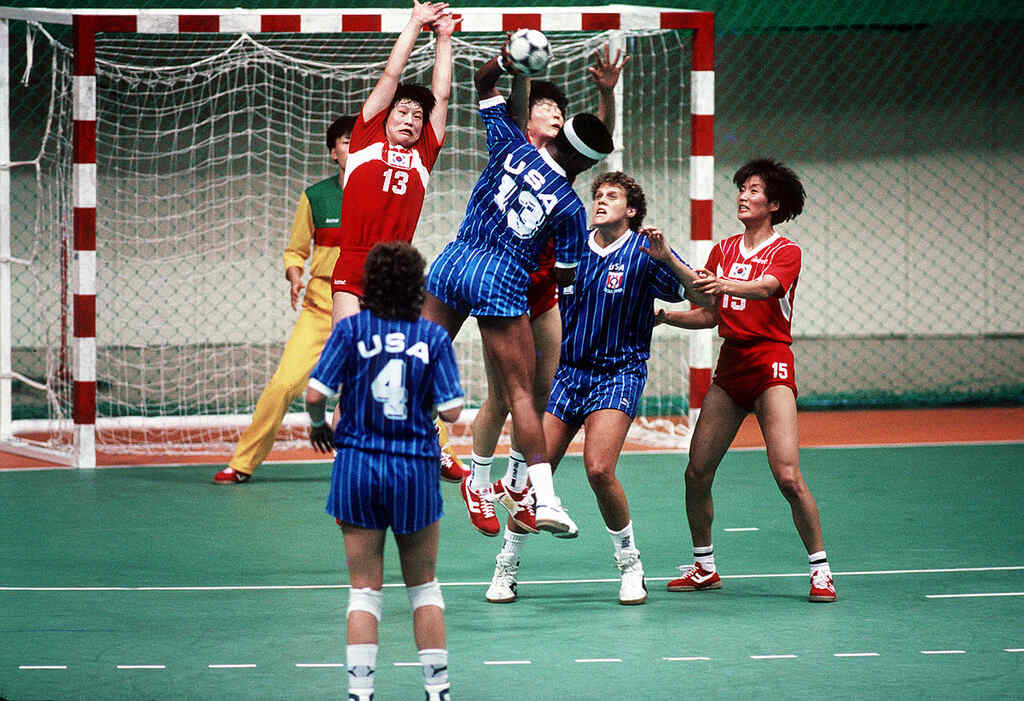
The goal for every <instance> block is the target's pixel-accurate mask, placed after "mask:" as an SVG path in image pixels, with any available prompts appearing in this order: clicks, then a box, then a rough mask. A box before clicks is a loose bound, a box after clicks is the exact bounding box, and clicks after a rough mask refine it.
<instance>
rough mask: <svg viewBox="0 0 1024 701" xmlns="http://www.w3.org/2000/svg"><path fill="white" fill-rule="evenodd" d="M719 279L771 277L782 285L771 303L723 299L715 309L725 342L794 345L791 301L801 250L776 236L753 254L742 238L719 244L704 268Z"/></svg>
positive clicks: (766, 300) (769, 301) (726, 297)
mask: <svg viewBox="0 0 1024 701" xmlns="http://www.w3.org/2000/svg"><path fill="white" fill-rule="evenodd" d="M704 267H706V268H707V269H708V270H710V271H712V272H714V273H715V274H716V275H717V276H718V277H721V278H725V279H727V280H742V281H744V282H752V281H755V280H760V279H761V278H763V277H764V276H765V275H771V276H772V277H774V278H775V279H776V280H778V281H779V283H780V284H781V285H782V292H781V294H780V295H779V296H778V297H776V298H774V299H743V298H741V297H733V296H731V295H722V301H721V303H720V304H719V306H718V309H717V316H718V333H719V335H720V336H721V337H722V338H724V339H726V340H727V341H738V342H740V343H744V342H749V341H757V340H763V341H779V342H781V343H787V344H790V343H792V342H793V334H792V331H791V326H790V324H791V321H792V318H793V297H794V295H795V294H796V283H797V278H798V277H799V275H800V247H799V246H798V245H797V244H796V243H794V242H793V241H790V240H789V239H787V238H785V237H784V236H780V235H779V234H774V235H772V237H771V238H769V239H768V240H767V241H765V242H764V243H762V244H761V245H760V246H758V247H757V248H755V249H754V250H752V251H748V250H746V248H744V246H743V234H737V235H736V236H730V237H729V238H727V239H725V240H723V241H719V242H718V243H717V244H715V247H714V248H712V249H711V255H709V256H708V263H707V265H706V266H704Z"/></svg>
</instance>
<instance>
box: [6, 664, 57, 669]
mask: <svg viewBox="0 0 1024 701" xmlns="http://www.w3.org/2000/svg"><path fill="white" fill-rule="evenodd" d="M67 668H68V666H67V665H66V664H23V665H18V669H25V670H41V669H67Z"/></svg>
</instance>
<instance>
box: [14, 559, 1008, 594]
mask: <svg viewBox="0 0 1024 701" xmlns="http://www.w3.org/2000/svg"><path fill="white" fill-rule="evenodd" d="M1018 570H1024V565H1007V566H996V567H940V568H933V569H919V570H852V571H846V572H832V575H833V576H834V577H854V576H884V575H897V574H947V573H957V572H1012V571H1018ZM719 573H720V574H721V571H720V570H719ZM807 576H808V574H807V572H806V571H803V572H786V573H780V574H722V579H772V578H782V577H807ZM670 579H675V577H647V581H648V582H667V581H669V580H670ZM619 581H620V580H619V578H618V577H611V578H600V579H533V580H520V582H519V584H520V585H523V584H529V585H531V586H532V585H540V584H609V583H613V582H619ZM490 583H491V581H490V580H489V579H488V580H485V581H484V580H482V581H476V582H442V583H441V586H442V587H481V586H487V585H489V584H490ZM349 588H350V586H349V585H348V584H267V585H222V586H178V587H124V586H97V587H0V593H2V592H75V591H77V592H104V591H125V592H180V591H304V590H315V589H349ZM384 588H385V589H398V588H401V589H404V588H405V585H404V584H401V583H390V584H385V585H384ZM1015 595H1017V594H1015Z"/></svg>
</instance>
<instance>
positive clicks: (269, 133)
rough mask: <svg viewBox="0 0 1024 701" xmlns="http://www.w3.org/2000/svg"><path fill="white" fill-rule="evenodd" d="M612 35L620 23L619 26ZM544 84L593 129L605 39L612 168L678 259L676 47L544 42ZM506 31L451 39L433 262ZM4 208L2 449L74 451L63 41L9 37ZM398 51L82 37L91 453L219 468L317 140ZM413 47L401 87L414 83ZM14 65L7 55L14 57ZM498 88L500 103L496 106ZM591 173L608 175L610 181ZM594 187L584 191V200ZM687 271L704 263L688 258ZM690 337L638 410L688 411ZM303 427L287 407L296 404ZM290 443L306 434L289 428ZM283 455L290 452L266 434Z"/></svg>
mask: <svg viewBox="0 0 1024 701" xmlns="http://www.w3.org/2000/svg"><path fill="white" fill-rule="evenodd" d="M624 24H625V23H624ZM546 33H547V35H548V37H549V39H550V40H551V42H552V46H553V50H554V58H553V60H552V62H551V64H550V66H549V69H548V71H547V72H546V74H545V75H543V76H540V77H543V78H546V79H549V80H552V81H554V82H556V83H557V84H558V85H560V86H562V87H563V89H564V90H565V92H566V94H567V96H568V98H569V110H568V111H569V112H570V113H573V112H576V111H583V110H587V111H596V109H597V105H598V94H597V90H596V88H594V87H593V84H592V81H591V79H590V76H589V74H588V72H587V67H588V66H589V65H591V63H592V60H593V56H592V54H593V53H594V51H595V50H597V49H599V48H600V47H602V46H603V45H604V44H605V43H606V42H612V43H613V44H615V45H621V46H622V47H623V49H624V50H625V51H626V52H627V53H628V54H629V55H630V57H631V60H630V62H629V64H628V66H627V67H626V69H625V70H624V71H623V74H622V79H621V86H622V91H621V92H622V97H621V99H620V101H619V104H620V106H621V125H622V126H621V128H620V130H619V132H618V133H616V134H615V139H616V144H617V146H619V147H621V156H620V158H621V163H614V162H613V163H612V164H611V165H612V166H613V167H617V168H622V169H623V170H625V171H626V172H628V173H630V174H631V175H633V176H634V177H636V179H637V180H638V181H639V182H640V183H641V185H642V186H643V187H644V189H645V191H646V194H647V198H648V205H649V213H648V216H647V221H648V222H650V223H653V224H656V225H657V226H659V227H660V228H661V229H662V230H663V231H665V232H666V233H667V234H668V235H669V237H670V239H671V241H672V243H673V245H674V246H675V247H676V249H677V250H678V251H680V253H681V254H682V255H683V257H684V258H690V257H691V254H690V244H689V236H690V210H689V206H688V198H689V178H690V174H689V161H690V143H689V142H690V129H689V119H690V118H689V113H690V105H689V101H690V99H691V98H690V85H689V84H688V83H689V80H688V77H689V71H690V56H691V46H690V42H691V41H692V33H691V32H689V31H678V30H661V29H637V30H629V29H622V30H615V31H587V32H583V31H564V32H563V31H546ZM503 36H504V35H503V34H502V33H501V32H491V33H486V32H460V33H457V34H456V36H455V47H454V55H455V70H454V79H453V94H452V99H451V108H450V114H449V126H448V130H447V138H446V143H445V146H444V148H443V149H442V151H441V155H440V158H439V161H438V163H437V165H436V167H435V169H434V171H433V173H432V177H431V180H430V187H429V189H428V194H427V198H426V201H425V203H424V207H423V214H422V217H421V220H420V223H419V226H418V228H417V231H416V235H415V238H414V241H413V242H414V244H415V245H416V246H417V247H418V248H419V249H420V250H421V251H422V252H423V254H424V255H425V257H426V258H427V260H428V261H429V260H431V259H432V258H433V257H434V256H435V255H436V254H437V253H438V252H439V251H440V250H441V248H442V247H443V246H444V244H445V243H446V242H447V241H449V240H450V239H451V238H452V237H453V236H454V234H455V232H456V230H457V228H458V225H459V222H460V220H461V218H462V215H463V213H464V208H465V204H466V200H467V198H468V194H469V192H470V190H471V188H472V186H473V184H474V182H475V180H476V178H477V176H478V174H479V173H480V171H481V170H482V169H483V167H484V165H485V163H486V146H485V139H484V132H483V129H482V126H481V123H480V119H479V116H478V113H477V99H476V96H475V91H474V89H473V73H474V72H475V70H476V68H477V67H479V66H480V65H481V63H482V62H484V61H485V60H487V59H489V58H490V57H492V56H493V55H494V54H495V52H496V51H497V49H498V47H499V46H500V44H501V42H502V40H503ZM11 39H12V52H11V56H12V60H13V63H12V65H11V69H10V75H11V90H12V102H11V104H12V105H16V106H17V108H16V110H15V115H14V118H13V119H12V125H13V129H14V131H13V133H12V136H11V141H12V145H13V147H14V149H15V151H16V153H13V154H12V161H13V162H14V163H16V164H21V165H22V166H23V167H16V168H13V169H12V173H13V181H12V185H11V193H12V195H11V197H12V201H13V202H15V205H14V210H15V212H16V215H15V219H16V223H15V225H14V227H13V234H12V240H13V248H14V252H13V253H12V255H13V257H15V258H17V259H18V260H19V261H23V262H24V263H25V264H24V265H21V264H19V263H17V262H15V263H14V264H13V266H12V270H13V288H12V300H13V307H14V310H13V318H14V321H13V333H12V336H13V338H14V339H16V340H15V343H14V347H13V349H12V357H13V365H14V368H15V373H16V375H17V378H16V380H24V381H15V383H14V390H13V391H14V401H13V406H14V408H15V411H14V416H13V418H14V419H15V420H16V425H19V426H20V429H19V433H22V434H25V436H26V437H28V438H35V439H37V440H40V441H43V442H45V443H46V444H47V445H48V446H49V447H50V448H53V449H55V450H60V451H65V452H67V451H70V450H71V447H72V446H71V443H72V442H73V440H74V436H73V431H71V430H70V429H71V427H72V423H73V422H72V419H73V413H74V408H73V401H72V393H71V387H72V382H71V379H72V376H73V363H74V362H75V360H74V356H75V353H74V349H73V347H72V339H73V336H74V329H73V326H74V324H75V323H82V322H81V320H80V319H78V317H76V316H75V315H74V314H72V311H71V310H72V308H73V302H74V293H73V291H74V290H75V288H74V285H73V282H74V280H73V277H74V274H75V271H76V267H75V265H74V263H75V261H74V260H73V259H74V257H75V256H76V255H77V254H76V253H75V249H74V246H73V243H74V241H73V238H74V236H75V230H74V221H73V211H72V210H73V194H74V193H73V188H74V187H76V182H75V177H74V176H73V173H74V172H75V171H74V170H73V168H72V155H73V154H72V145H73V139H72V132H73V128H74V122H73V118H74V115H73V111H74V106H73V99H72V92H73V91H72V87H73V83H74V80H75V77H74V73H75V71H74V60H75V57H74V55H73V50H72V43H71V35H70V32H69V31H68V28H67V27H65V26H59V25H52V24H46V23H40V22H35V21H32V22H27V23H24V22H13V23H12V26H11ZM393 41H394V34H391V33H383V32H359V33H351V32H346V33H322V34H307V33H259V32H238V33H232V32H224V31H220V32H215V33H188V32H175V33H162V34H153V33H120V32H111V33H99V34H97V35H96V44H95V46H96V63H95V75H96V115H95V117H96V154H95V161H96V205H97V206H96V272H95V306H96V311H95V382H96V431H95V440H96V445H97V448H98V449H99V450H102V451H107V452H117V451H131V452H139V451H143V452H145V451H156V452H163V453H166V452H182V453H183V452H196V451H201V452H211V451H212V452H230V450H231V449H232V447H233V445H234V442H235V441H236V439H237V437H238V435H239V433H240V431H241V430H242V429H244V427H245V426H246V425H247V424H248V421H249V415H250V413H251V411H252V409H253V407H254V405H255V403H256V400H257V398H258V397H259V395H260V393H261V391H262V390H263V388H264V387H265V385H266V383H267V380H268V379H269V378H270V376H271V375H272V374H273V372H274V369H275V367H276V365H277V362H278V360H279V358H280V356H281V352H282V349H283V345H284V343H285V341H286V340H287V338H288V336H289V334H290V332H291V330H292V325H293V323H294V320H295V316H296V314H295V312H293V311H292V309H291V307H290V305H289V302H288V286H287V283H286V282H285V280H284V275H283V263H282V252H283V248H284V246H285V244H286V242H287V240H288V234H289V231H290V225H291V220H292V216H293V214H294V211H295V207H296V205H297V203H298V198H299V194H300V193H301V191H302V190H303V189H304V188H305V187H307V186H309V185H310V184H312V183H314V182H317V181H319V180H321V179H323V178H324V177H327V176H328V175H330V174H332V172H336V169H335V166H334V164H333V162H332V161H331V160H330V158H329V156H328V154H327V152H326V149H325V147H324V134H325V131H326V128H327V125H328V124H330V123H331V121H332V120H333V119H334V118H336V117H337V116H340V115H343V114H355V113H356V112H358V110H359V109H360V107H361V104H362V102H363V100H364V99H365V97H366V96H367V94H368V93H369V91H370V90H371V89H372V87H373V85H374V84H375V82H376V79H377V78H378V77H379V75H380V73H381V70H382V68H383V66H384V62H385V60H386V58H387V56H388V53H389V52H390V49H391V46H392V44H393ZM432 42H433V40H432V38H431V37H430V35H429V33H426V32H425V33H424V34H423V35H422V36H421V39H420V41H419V42H418V43H417V45H416V49H415V51H414V52H413V55H412V58H411V59H410V61H409V64H408V67H407V68H406V70H405V72H404V74H403V80H404V81H410V82H418V83H421V84H427V85H429V83H430V73H431V70H432V63H433V43H432ZM23 47H24V48H23ZM507 82H508V81H507V80H506V81H505V82H503V83H502V85H501V86H500V87H502V88H503V89H504V88H507ZM603 169H608V165H607V164H605V166H604V168H603ZM597 172H600V170H595V171H593V172H591V173H588V174H584V176H582V177H581V178H579V180H578V183H577V189H578V191H579V192H580V194H581V196H582V197H583V199H584V202H589V186H590V182H591V181H592V176H593V175H594V174H596V173H597ZM695 262H697V263H702V262H703V261H695ZM456 350H457V355H458V360H459V364H460V370H461V372H462V379H463V384H464V387H465V390H466V394H467V403H468V406H470V407H473V406H476V405H478V404H479V402H480V401H482V399H483V397H484V396H485V394H486V381H485V378H484V372H483V367H482V361H481V354H480V347H479V335H478V333H477V330H476V327H475V324H473V323H472V321H470V322H469V323H467V325H466V328H465V329H464V330H463V331H462V333H461V334H460V335H459V337H458V338H457V339H456ZM687 357H688V355H687V336H686V335H685V334H684V333H683V332H681V331H677V330H674V329H668V328H663V329H659V330H658V332H657V333H656V336H655V342H654V348H653V352H652V357H651V362H650V366H649V380H648V384H647V390H646V392H645V396H644V403H643V407H642V411H641V414H642V415H643V416H645V417H648V418H650V419H651V420H652V422H653V420H655V419H657V418H660V417H674V419H673V420H672V421H670V422H668V423H667V424H666V426H667V428H666V429H665V430H664V431H661V432H660V435H662V436H669V437H670V439H671V437H672V435H673V431H674V430H676V428H675V427H676V426H677V425H678V424H679V423H680V422H679V420H678V419H679V418H681V417H683V416H685V415H686V412H687V409H688V402H687V391H688V377H687ZM301 410H302V405H301V400H299V401H297V402H296V403H295V405H294V406H293V407H292V411H293V412H300V411H301ZM288 425H292V426H294V427H295V431H294V433H293V435H292V439H293V440H298V439H301V438H303V437H304V435H305V429H304V428H303V427H304V426H305V422H304V420H303V418H302V417H301V416H300V415H298V414H296V416H293V417H291V420H290V421H287V422H286V428H287V426H288ZM658 434H659V432H658V431H656V432H655V435H658ZM283 437H284V438H287V436H283Z"/></svg>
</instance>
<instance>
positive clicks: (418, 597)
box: [405, 579, 444, 611]
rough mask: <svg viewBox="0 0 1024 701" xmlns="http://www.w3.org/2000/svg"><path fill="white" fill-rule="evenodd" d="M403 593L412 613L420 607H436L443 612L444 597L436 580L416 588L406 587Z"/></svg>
mask: <svg viewBox="0 0 1024 701" xmlns="http://www.w3.org/2000/svg"><path fill="white" fill-rule="evenodd" d="M405 592H406V593H407V594H408V595H409V606H410V607H412V610H413V611H415V610H416V609H418V608H419V607H420V606H437V607H438V608H440V609H441V610H442V611H444V597H443V596H441V585H440V584H439V583H438V581H437V580H436V579H434V580H432V581H429V582H427V583H426V584H420V585H419V586H416V587H406V588H405Z"/></svg>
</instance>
